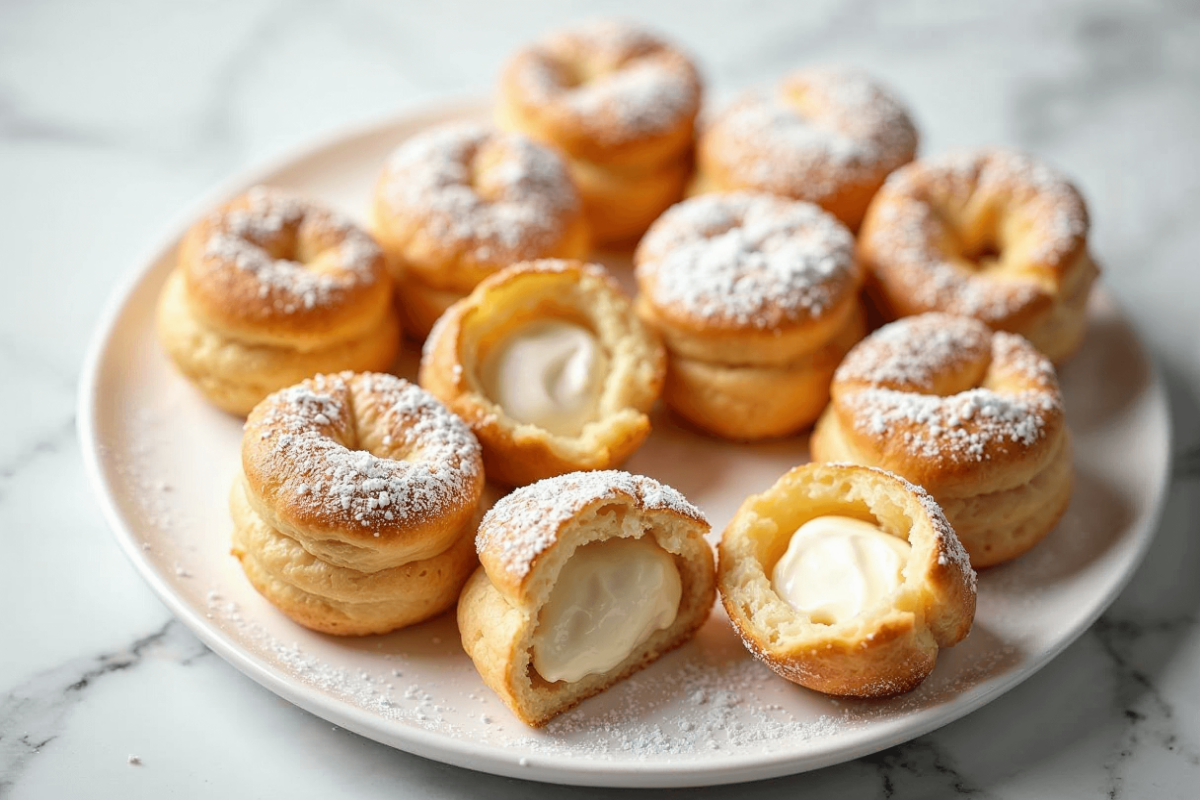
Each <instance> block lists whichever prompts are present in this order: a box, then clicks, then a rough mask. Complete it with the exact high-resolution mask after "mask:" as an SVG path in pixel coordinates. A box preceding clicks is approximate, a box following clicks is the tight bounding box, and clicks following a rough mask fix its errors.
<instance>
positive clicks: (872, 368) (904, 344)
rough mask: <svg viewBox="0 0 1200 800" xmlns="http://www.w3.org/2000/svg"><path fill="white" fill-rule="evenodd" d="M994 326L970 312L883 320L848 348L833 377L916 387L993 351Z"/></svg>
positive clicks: (892, 386)
mask: <svg viewBox="0 0 1200 800" xmlns="http://www.w3.org/2000/svg"><path fill="white" fill-rule="evenodd" d="M991 349H992V332H991V331H990V330H988V328H987V327H986V326H985V325H984V324H983V323H981V322H978V321H977V320H974V319H971V318H970V317H957V316H952V315H949V314H938V313H929V314H921V315H920V316H916V317H904V318H903V319H900V320H897V321H896V322H892V323H889V324H887V325H884V326H883V327H882V328H880V329H879V330H877V331H875V332H874V333H872V334H871V336H870V338H869V339H867V340H865V341H864V342H862V343H861V344H860V345H859V346H858V347H855V348H854V349H853V350H851V351H850V352H849V354H847V356H846V358H845V360H843V361H842V363H841V365H840V366H839V367H838V369H837V372H836V373H835V374H834V377H835V379H836V380H838V381H856V382H857V381H866V382H869V383H872V384H873V385H875V386H878V387H882V388H889V389H903V390H908V391H916V392H930V391H932V390H933V387H934V383H935V381H936V379H937V377H938V376H939V375H941V374H944V373H946V372H947V371H952V370H958V369H961V368H962V367H964V366H965V365H966V364H968V363H969V362H971V361H980V362H986V361H987V359H988V358H990V357H991Z"/></svg>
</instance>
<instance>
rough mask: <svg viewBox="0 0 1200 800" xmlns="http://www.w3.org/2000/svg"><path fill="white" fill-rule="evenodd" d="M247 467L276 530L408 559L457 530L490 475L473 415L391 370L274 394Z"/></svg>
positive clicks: (250, 437)
mask: <svg viewBox="0 0 1200 800" xmlns="http://www.w3.org/2000/svg"><path fill="white" fill-rule="evenodd" d="M242 467H243V470H244V472H245V475H246V484H247V487H248V488H249V490H250V498H251V500H252V502H254V505H255V507H256V510H259V511H260V513H263V512H265V513H264V517H265V518H267V519H268V522H271V523H272V524H273V525H274V527H276V528H279V529H280V530H282V531H283V532H285V533H290V532H302V533H300V534H299V535H294V536H293V538H299V539H301V540H308V539H314V540H335V541H337V542H342V543H345V544H346V545H348V546H350V547H354V548H363V549H366V550H370V551H381V552H383V553H385V555H384V556H383V557H384V558H385V559H392V560H398V562H399V563H402V562H403V561H406V560H412V557H413V554H414V553H418V552H424V551H426V550H428V549H430V548H429V547H427V546H426V545H427V544H428V541H429V540H431V539H434V540H438V541H440V540H442V539H445V538H447V537H451V536H454V535H457V532H458V531H459V530H460V529H461V527H462V525H463V524H464V523H465V522H466V521H467V520H468V519H469V518H470V516H471V514H472V513H473V512H474V510H475V508H476V506H477V505H478V503H479V499H480V496H481V493H482V491H483V481H484V476H483V462H482V456H481V451H480V447H479V442H478V441H476V439H475V437H474V435H473V434H472V433H471V431H470V429H469V428H468V427H467V426H466V424H465V423H464V422H463V421H462V420H460V419H459V418H458V417H456V416H455V415H454V414H452V413H451V412H450V411H449V410H448V409H447V408H446V407H445V406H443V405H442V404H441V403H440V402H438V401H437V400H436V399H435V398H434V397H433V396H431V395H430V394H429V393H428V392H426V391H424V390H423V389H421V388H420V387H418V386H416V385H415V384H411V383H409V382H408V381H406V380H403V379H402V378H397V377H395V376H394V375H387V374H382V373H351V372H343V373H339V374H335V375H317V376H315V377H313V378H310V379H308V380H306V381H304V382H302V383H300V384H297V385H296V386H292V387H290V388H287V389H283V390H282V391H279V392H276V393H275V394H272V395H271V396H269V397H268V398H267V399H266V400H264V401H263V402H262V403H260V404H259V405H258V406H256V407H255V409H254V410H253V411H252V412H251V413H250V417H249V419H247V421H246V426H245V433H244V436H243V439H242ZM430 555H432V553H430ZM402 556H404V557H402ZM327 560H328V559H327ZM357 566H359V568H363V569H366V568H367V567H366V566H365V565H364V564H357Z"/></svg>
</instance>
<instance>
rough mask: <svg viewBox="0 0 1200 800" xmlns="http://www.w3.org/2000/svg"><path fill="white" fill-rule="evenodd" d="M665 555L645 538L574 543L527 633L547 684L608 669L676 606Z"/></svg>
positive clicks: (674, 581)
mask: <svg viewBox="0 0 1200 800" xmlns="http://www.w3.org/2000/svg"><path fill="white" fill-rule="evenodd" d="M682 592H683V584H682V582H681V581H680V579H679V569H678V568H677V567H676V566H675V561H674V559H672V558H671V555H670V554H669V553H668V552H667V551H666V550H663V549H662V548H661V547H659V546H658V545H657V544H655V543H654V542H652V541H650V540H648V539H644V538H643V539H609V540H607V541H603V542H592V543H591V544H585V545H584V546H583V547H581V548H579V549H578V550H577V551H576V552H575V555H573V556H572V557H571V560H570V561H568V562H567V564H566V566H564V567H563V570H562V572H561V573H559V576H558V582H557V583H556V584H555V586H554V589H552V590H551V592H550V599H549V600H548V601H547V602H546V607H545V608H543V609H542V614H541V619H540V620H539V622H538V627H537V630H536V631H535V632H534V634H533V649H532V654H533V668H534V669H536V670H537V672H538V674H539V675H541V676H542V677H543V678H545V679H546V680H548V681H551V682H553V681H577V680H579V679H580V678H582V677H584V676H586V675H593V674H596V673H600V672H607V671H608V670H610V669H612V668H613V667H615V666H616V665H618V664H620V663H621V662H622V661H624V660H625V658H626V657H628V655H629V654H630V653H632V652H633V650H634V648H636V647H637V646H638V645H640V644H641V643H642V642H644V641H646V640H647V639H649V638H650V636H651V635H652V634H654V632H655V631H661V630H662V629H663V628H668V627H670V626H671V623H672V622H674V621H675V617H676V615H677V613H678V611H679V598H680V596H681V595H682Z"/></svg>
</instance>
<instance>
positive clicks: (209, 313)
mask: <svg viewBox="0 0 1200 800" xmlns="http://www.w3.org/2000/svg"><path fill="white" fill-rule="evenodd" d="M179 267H180V269H181V271H182V273H183V276H184V282H185V285H186V287H187V294H188V302H189V304H190V306H191V308H192V310H193V311H194V312H195V313H196V314H197V315H198V316H199V317H200V318H201V319H203V320H204V321H205V322H206V323H208V324H209V325H210V326H211V327H213V328H214V329H216V330H218V331H220V332H222V333H224V334H226V335H228V336H231V337H233V338H237V339H240V340H242V341H248V342H254V343H262V344H284V345H292V346H299V347H303V346H304V345H306V344H327V343H328V342H329V341H330V340H341V339H350V338H353V337H355V336H358V335H361V334H363V333H365V332H366V331H368V330H370V329H372V328H374V327H376V326H377V325H379V322H380V319H381V318H382V317H383V315H384V314H385V313H386V312H387V308H388V305H389V303H390V298H391V280H390V278H389V277H388V274H387V270H386V268H385V264H384V258H383V252H382V251H381V250H380V249H379V246H378V245H377V244H376V243H375V241H374V240H373V239H372V238H371V237H370V236H369V235H368V234H367V233H366V232H365V231H363V230H362V229H360V228H359V227H358V226H356V225H355V224H354V223H353V222H351V221H350V220H349V219H347V218H346V217H343V216H342V215H341V214H338V213H337V212H335V211H332V210H330V209H327V208H324V207H322V206H318V205H316V204H314V203H311V202H309V201H307V200H305V199H303V198H301V197H299V196H297V195H294V194H292V193H290V192H286V191H283V190H281V189H275V188H270V187H266V186H255V187H254V188H252V189H250V190H249V191H248V192H246V193H245V194H244V195H242V196H240V197H238V198H236V199H234V200H232V201H231V202H229V203H227V204H225V205H224V206H221V207H220V208H218V209H217V210H216V211H214V212H212V213H210V214H208V215H206V216H205V217H203V218H202V219H201V220H200V221H198V222H197V223H196V224H195V225H193V226H192V227H191V229H190V230H189V231H188V232H187V235H186V236H185V237H184V239H183V242H182V243H181V244H180V249H179Z"/></svg>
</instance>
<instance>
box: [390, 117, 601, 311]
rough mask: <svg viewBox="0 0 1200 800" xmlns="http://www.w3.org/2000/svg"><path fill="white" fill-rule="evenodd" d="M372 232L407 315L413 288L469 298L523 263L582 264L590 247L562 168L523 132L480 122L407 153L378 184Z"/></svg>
mask: <svg viewBox="0 0 1200 800" xmlns="http://www.w3.org/2000/svg"><path fill="white" fill-rule="evenodd" d="M371 227H372V230H373V232H374V234H375V236H376V238H377V239H378V240H379V242H380V244H381V245H382V247H383V248H384V250H385V251H386V252H387V256H388V267H389V268H390V269H391V271H392V274H393V277H394V278H395V279H396V282H397V291H398V294H399V297H400V304H401V307H402V308H403V307H404V306H405V304H406V300H407V298H406V297H405V294H404V293H405V289H406V283H408V282H410V281H414V280H415V281H417V282H419V284H420V285H421V287H422V288H427V289H430V290H434V291H437V292H451V293H456V294H458V295H460V296H461V295H465V294H467V293H468V292H470V291H471V289H473V288H474V287H475V285H476V284H478V283H479V282H480V281H481V280H483V279H484V278H485V277H487V276H488V275H491V274H492V273H494V272H496V271H498V270H500V269H502V268H503V267H506V266H508V265H509V264H511V263H513V262H515V261H524V260H528V259H535V258H581V257H583V256H584V255H585V254H586V253H587V252H588V250H589V249H590V247H591V233H590V229H589V227H588V223H587V219H586V217H585V215H584V212H583V206H582V203H581V201H580V197H579V192H578V190H577V189H576V187H575V185H574V183H573V182H572V180H571V176H570V174H569V173H568V171H567V168H566V165H565V164H564V162H563V160H562V159H561V158H560V157H559V156H558V155H557V154H556V153H555V152H554V151H553V150H551V149H550V148H547V147H543V146H542V145H539V144H537V143H536V142H534V141H532V140H531V139H529V138H527V137H525V136H523V135H521V134H519V133H503V132H500V131H497V130H495V129H492V128H489V127H486V126H482V125H475V124H462V123H452V124H448V125H442V126H439V127H436V128H432V129H430V130H428V131H425V132H423V133H420V134H418V135H416V136H414V137H413V138H411V139H409V140H408V141H406V142H404V143H403V144H402V145H400V147H399V148H398V149H397V150H396V151H395V153H394V154H393V155H392V156H391V158H390V159H389V160H388V163H387V165H386V166H385V168H384V171H383V174H382V175H381V176H380V178H379V181H378V183H377V184H376V189H375V197H374V203H373V207H372V212H371ZM417 302H423V301H421V300H418V301H417ZM415 316H419V317H420V318H421V319H424V318H425V317H426V316H427V314H423V313H422V314H420V315H415ZM421 327H423V328H425V330H428V328H427V326H424V325H423V326H421ZM417 333H418V334H423V331H420V330H418V331H417Z"/></svg>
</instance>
